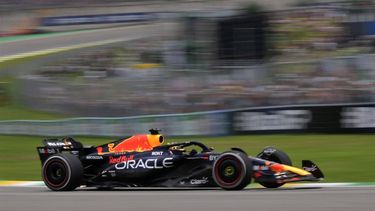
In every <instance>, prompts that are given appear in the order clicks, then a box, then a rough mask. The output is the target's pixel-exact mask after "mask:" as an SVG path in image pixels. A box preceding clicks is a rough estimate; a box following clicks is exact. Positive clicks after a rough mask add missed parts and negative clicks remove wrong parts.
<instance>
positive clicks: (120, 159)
mask: <svg viewBox="0 0 375 211" xmlns="http://www.w3.org/2000/svg"><path fill="white" fill-rule="evenodd" d="M128 160H134V155H130V156H120V157H112V156H110V157H109V164H115V163H121V162H126V161H128Z"/></svg>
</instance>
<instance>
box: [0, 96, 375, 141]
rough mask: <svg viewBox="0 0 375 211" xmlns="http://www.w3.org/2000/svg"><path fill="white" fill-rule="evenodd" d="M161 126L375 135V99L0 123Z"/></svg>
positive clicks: (51, 128)
mask: <svg viewBox="0 0 375 211" xmlns="http://www.w3.org/2000/svg"><path fill="white" fill-rule="evenodd" d="M150 128H159V129H162V130H163V133H164V134H166V135H168V136H192V135H197V136H217V135H236V134H268V133H304V132H313V133H321V132H322V133H374V132H375V103H372V102H371V103H356V104H326V105H322V104H319V105H294V106H270V107H253V108H241V109H232V110H219V111H210V112H197V113H186V114H168V115H148V116H134V117H118V118H69V119H62V120H12V121H0V134H3V135H37V136H68V135H83V136H111V137H116V136H127V135H131V134H136V133H145V132H147V130H148V129H150Z"/></svg>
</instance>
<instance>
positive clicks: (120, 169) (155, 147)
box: [37, 129, 324, 191]
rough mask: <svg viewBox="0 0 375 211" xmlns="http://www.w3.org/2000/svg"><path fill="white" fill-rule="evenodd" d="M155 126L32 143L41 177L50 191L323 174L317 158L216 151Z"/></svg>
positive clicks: (274, 181) (276, 182) (272, 182)
mask: <svg viewBox="0 0 375 211" xmlns="http://www.w3.org/2000/svg"><path fill="white" fill-rule="evenodd" d="M163 143H164V137H163V136H162V135H161V134H159V131H158V130H154V129H151V130H150V134H139V135H133V136H131V137H128V138H123V139H119V140H118V141H114V142H110V143H106V144H103V145H100V146H96V147H94V146H83V145H82V144H81V143H80V142H78V141H76V140H74V139H73V138H71V137H65V138H62V139H45V140H44V146H42V147H37V150H38V153H39V157H40V160H41V163H42V177H43V180H44V183H45V184H46V186H47V187H48V188H50V189H51V190H54V191H71V190H74V189H76V188H77V187H79V186H81V185H85V186H87V187H97V188H115V187H221V188H223V189H225V190H241V189H243V188H245V187H246V186H247V185H249V184H250V183H251V182H252V181H254V182H258V183H259V184H261V185H262V186H264V187H267V188H277V187H280V186H282V185H283V184H285V183H288V182H297V181H319V180H322V179H323V178H324V176H323V173H322V172H321V170H320V169H319V168H318V166H317V165H316V164H314V163H313V162H311V161H309V160H304V161H302V168H297V167H294V166H292V162H291V160H290V158H289V156H288V155H287V154H286V153H284V152H283V151H281V150H278V149H276V148H273V147H266V148H265V149H263V151H262V152H260V153H259V154H258V155H257V156H255V157H253V156H249V155H247V154H246V152H244V151H243V150H242V149H239V148H231V149H230V150H229V151H226V152H215V151H214V150H213V149H212V148H210V147H208V146H206V145H204V144H203V143H201V142H195V141H188V142H182V143H172V144H163Z"/></svg>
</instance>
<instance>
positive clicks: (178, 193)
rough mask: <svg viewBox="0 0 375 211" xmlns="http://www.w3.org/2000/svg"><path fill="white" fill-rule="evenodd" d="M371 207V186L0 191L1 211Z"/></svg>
mask: <svg viewBox="0 0 375 211" xmlns="http://www.w3.org/2000/svg"><path fill="white" fill-rule="evenodd" d="M374 209H375V187H349V188H344V187H337V188H303V189H301V188H281V189H245V190H242V191H224V190H221V189H215V190H176V189H115V190H112V191H98V190H96V189H83V188H80V189H77V190H76V191H73V192H52V191H50V190H48V189H47V188H44V187H0V210H1V211H13V210H14V211H15V210H17V211H20V210H28V211H40V210H52V211H63V210H64V211H69V210H70V211H73V210H75V211H79V210H90V211H96V210H98V211H99V210H100V211H103V210H127V211H138V210H139V211H142V210H148V211H166V210H168V211H185V210H188V211H198V210H205V211H206V210H207V211H209V210H214V211H221V210H223V211H224V210H225V211H231V210H241V211H244V210H257V211H262V210H272V211H273V210H277V211H282V210H288V211H289V210H298V211H305V210H306V211H307V210H309V211H317V210H340V211H342V210H348V211H349V210H350V211H361V210H366V211H371V210H374Z"/></svg>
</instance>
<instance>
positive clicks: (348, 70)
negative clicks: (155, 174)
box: [21, 7, 375, 116]
mask: <svg viewBox="0 0 375 211" xmlns="http://www.w3.org/2000/svg"><path fill="white" fill-rule="evenodd" d="M345 19H347V15H346V14H344V13H342V12H340V10H336V9H334V10H332V9H330V8H327V7H323V8H321V7H318V8H316V7H314V8H313V9H309V10H304V9H302V10H300V9H299V10H294V11H289V10H287V11H281V12H279V13H277V14H275V15H274V16H273V18H271V20H270V24H271V26H270V27H271V29H272V31H273V34H272V37H271V38H272V42H271V43H270V45H271V46H270V53H271V57H270V58H269V59H267V60H265V61H261V62H253V63H250V64H232V65H231V66H220V65H217V66H215V65H212V66H210V67H207V68H203V67H202V66H199V65H197V66H191V64H189V62H188V61H189V60H188V59H186V57H187V56H188V55H186V54H187V53H195V54H196V55H199V52H187V51H186V50H185V49H184V46H185V45H184V41H183V40H167V41H166V40H162V39H160V40H158V39H157V38H156V39H153V40H148V41H145V40H140V41H138V42H132V43H124V44H122V45H118V46H116V47H107V48H105V49H100V50H93V51H89V52H85V53H84V54H81V55H80V56H75V57H73V58H67V59H65V60H64V61H63V62H58V63H54V64H50V65H49V66H46V67H45V68H43V69H42V70H40V71H39V73H38V74H37V75H31V76H25V77H23V78H22V79H21V80H22V88H21V90H22V93H23V100H24V102H25V103H26V104H27V105H28V106H31V107H33V108H35V109H40V110H48V111H54V112H63V113H66V114H72V115H81V116H133V115H146V114H164V113H181V112H197V111H208V110H220V109H236V108H243V107H254V106H270V105H292V104H293V105H294V104H318V103H323V104H326V103H352V102H369V101H374V97H373V96H374V92H375V81H374V79H375V64H374V62H375V54H373V53H374V52H373V49H374V48H373V41H372V39H371V38H368V37H367V38H366V37H364V38H355V39H353V38H352V37H350V35H349V33H348V31H347V29H346V28H345V25H344V23H343V22H344V20H345ZM171 46H172V47H171ZM171 49H172V50H171ZM198 50H199V49H198ZM171 52H173V55H171ZM171 58H172V60H173V61H174V62H176V61H179V63H180V64H183V65H177V66H176V65H171V64H169V63H170V60H171ZM210 63H211V64H212V62H210Z"/></svg>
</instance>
